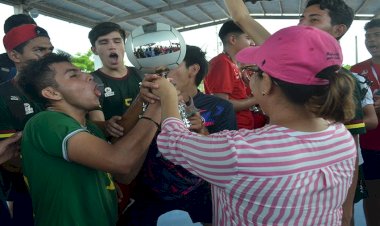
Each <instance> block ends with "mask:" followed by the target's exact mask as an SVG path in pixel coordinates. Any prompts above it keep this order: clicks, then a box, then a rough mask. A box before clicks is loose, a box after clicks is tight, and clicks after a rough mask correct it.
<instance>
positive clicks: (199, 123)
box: [188, 112, 209, 135]
mask: <svg viewBox="0 0 380 226" xmlns="http://www.w3.org/2000/svg"><path fill="white" fill-rule="evenodd" d="M188 119H189V121H190V123H191V126H190V128H189V130H191V131H193V132H196V133H199V134H202V135H208V134H209V132H208V130H207V128H206V127H205V125H204V124H203V120H202V117H201V114H199V112H197V113H195V114H194V115H193V116H191V117H189V118H188Z"/></svg>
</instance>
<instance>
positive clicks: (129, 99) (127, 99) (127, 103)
mask: <svg viewBox="0 0 380 226" xmlns="http://www.w3.org/2000/svg"><path fill="white" fill-rule="evenodd" d="M131 102H132V98H125V99H124V104H125V106H127V107H129V106H131Z"/></svg>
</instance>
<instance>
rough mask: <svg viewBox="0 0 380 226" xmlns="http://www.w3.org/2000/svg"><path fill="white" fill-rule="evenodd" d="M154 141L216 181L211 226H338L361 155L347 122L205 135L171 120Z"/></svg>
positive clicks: (179, 161)
mask: <svg viewBox="0 0 380 226" xmlns="http://www.w3.org/2000/svg"><path fill="white" fill-rule="evenodd" d="M157 143H158V148H159V150H160V152H162V154H163V155H164V156H165V157H166V158H168V159H169V160H170V161H172V162H174V163H175V164H179V165H182V166H183V167H184V168H186V169H188V170H189V171H190V172H192V173H193V174H195V175H198V176H200V177H202V178H203V179H205V180H207V181H209V182H210V183H211V184H212V193H213V211H214V219H213V224H214V225H217V226H230V225H292V226H295V225H308V226H309V225H318V226H321V225H326V226H334V225H339V226H340V225H341V217H342V208H341V207H342V204H343V202H344V200H345V198H346V195H347V191H348V188H349V186H350V184H351V180H352V174H353V171H354V162H355V157H356V149H355V144H354V141H353V139H352V136H351V134H350V133H349V132H348V131H347V129H346V128H345V127H344V125H343V124H340V123H336V124H331V125H330V126H329V127H328V128H327V129H326V130H324V131H321V132H313V133H307V132H299V131H294V130H291V129H289V128H284V127H281V126H276V125H269V126H266V127H263V128H260V129H257V130H246V129H241V130H238V131H222V132H219V133H214V134H211V135H209V136H201V135H198V134H196V133H192V132H190V131H189V130H187V129H186V127H185V126H184V125H183V123H182V122H181V121H180V120H178V119H175V118H168V119H166V120H165V121H164V122H163V124H162V130H161V133H160V134H159V136H158V140H157Z"/></svg>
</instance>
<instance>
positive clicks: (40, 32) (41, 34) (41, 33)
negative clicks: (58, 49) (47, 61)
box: [13, 26, 50, 54]
mask: <svg viewBox="0 0 380 226" xmlns="http://www.w3.org/2000/svg"><path fill="white" fill-rule="evenodd" d="M36 32H37V34H38V35H37V37H47V38H50V37H49V34H48V33H47V31H46V30H45V29H43V28H42V27H39V26H37V27H36ZM30 40H33V39H30ZM30 40H28V41H26V42H24V43H21V44H20V45H18V46H16V47H14V48H13V50H15V51H17V52H18V53H21V54H23V53H24V47H25V46H26V45H28V43H29V42H30Z"/></svg>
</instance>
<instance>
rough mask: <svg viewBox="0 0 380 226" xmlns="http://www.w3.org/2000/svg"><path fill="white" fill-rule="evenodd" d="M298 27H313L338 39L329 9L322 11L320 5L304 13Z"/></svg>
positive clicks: (310, 7) (311, 7)
mask: <svg viewBox="0 0 380 226" xmlns="http://www.w3.org/2000/svg"><path fill="white" fill-rule="evenodd" d="M298 25H305V26H312V27H316V28H318V29H321V30H323V31H326V32H328V33H330V34H331V35H332V36H334V37H335V38H337V37H338V36H337V34H336V31H335V29H336V27H335V26H333V25H332V24H331V17H330V16H329V10H328V9H323V10H322V9H321V8H320V6H319V5H311V6H309V7H307V8H306V9H305V11H304V12H303V14H302V16H301V18H300V21H299V23H298Z"/></svg>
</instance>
